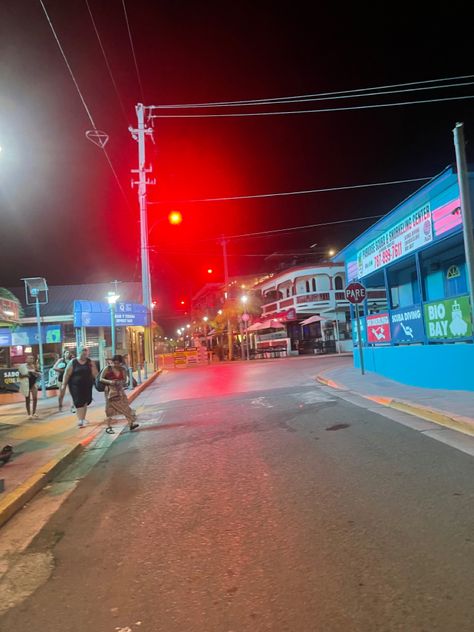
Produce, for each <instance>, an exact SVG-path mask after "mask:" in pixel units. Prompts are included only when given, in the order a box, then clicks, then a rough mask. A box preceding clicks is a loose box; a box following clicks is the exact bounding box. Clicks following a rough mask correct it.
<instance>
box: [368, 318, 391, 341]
mask: <svg viewBox="0 0 474 632" xmlns="http://www.w3.org/2000/svg"><path fill="white" fill-rule="evenodd" d="M366 323H367V342H369V343H372V344H381V343H384V342H390V340H391V336H390V319H389V315H388V313H385V314H371V315H370V316H367V318H366Z"/></svg>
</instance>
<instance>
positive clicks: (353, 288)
mask: <svg viewBox="0 0 474 632" xmlns="http://www.w3.org/2000/svg"><path fill="white" fill-rule="evenodd" d="M344 294H345V296H346V299H347V300H348V301H349V303H352V304H353V305H355V314H356V324H357V346H358V347H359V358H360V372H361V373H362V375H364V374H365V369H364V350H363V342H362V333H361V330H360V314H359V304H360V303H362V302H363V301H364V300H365V298H366V296H367V290H366V289H365V287H364V286H363V285H362V283H359V282H358V281H353V282H352V283H349V285H346V288H345V290H344ZM389 331H390V330H389Z"/></svg>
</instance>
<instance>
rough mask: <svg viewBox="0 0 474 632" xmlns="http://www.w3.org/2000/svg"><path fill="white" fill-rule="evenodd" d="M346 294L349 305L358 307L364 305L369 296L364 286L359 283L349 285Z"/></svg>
mask: <svg viewBox="0 0 474 632" xmlns="http://www.w3.org/2000/svg"><path fill="white" fill-rule="evenodd" d="M344 294H345V295H346V299H347V300H348V301H349V303H352V304H353V305H357V304H358V303H362V301H363V300H365V297H366V295H367V290H366V289H365V287H364V286H363V285H362V283H358V282H357V281H355V282H353V283H349V285H347V286H346V289H345V290H344Z"/></svg>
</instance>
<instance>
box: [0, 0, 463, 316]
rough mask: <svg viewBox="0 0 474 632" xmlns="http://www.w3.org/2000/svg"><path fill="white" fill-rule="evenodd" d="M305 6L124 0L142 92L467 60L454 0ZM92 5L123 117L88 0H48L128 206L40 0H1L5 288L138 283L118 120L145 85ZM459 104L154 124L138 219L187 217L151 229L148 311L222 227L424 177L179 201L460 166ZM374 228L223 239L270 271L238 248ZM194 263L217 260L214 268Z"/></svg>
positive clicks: (253, 89) (219, 90) (120, 27)
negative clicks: (416, 6) (365, 8)
mask: <svg viewBox="0 0 474 632" xmlns="http://www.w3.org/2000/svg"><path fill="white" fill-rule="evenodd" d="M306 4H311V3H303V2H291V3H290V2H286V3H275V2H255V1H254V2H244V1H240V2H232V3H231V2H216V3H211V2H205V1H204V2H199V3H198V2H184V1H177V0H174V1H169V2H150V1H144V0H134V1H133V2H132V1H131V0H127V10H128V16H129V20H130V27H131V30H132V34H133V39H134V44H135V51H136V57H137V62H138V67H139V71H140V75H141V79H142V85H143V92H144V102H145V104H146V105H151V104H155V105H156V104H176V103H195V102H209V101H228V100H241V99H261V98H270V97H280V96H286V95H298V94H307V93H318V92H331V91H343V90H352V89H357V88H368V87H372V86H379V85H386V84H393V83H404V82H410V81H423V80H428V79H438V78H444V77H453V76H458V75H467V74H470V73H472V72H473V70H474V69H473V67H472V48H471V40H472V33H471V32H470V28H471V26H470V23H469V20H468V19H467V16H466V15H464V17H463V13H462V11H461V12H459V11H456V7H455V4H453V3H451V4H450V5H449V6H448V5H447V8H446V7H445V9H444V13H443V14H441V13H438V12H437V11H435V10H434V5H433V14H432V15H430V12H428V11H427V12H425V14H423V15H422V16H417V15H416V14H414V13H413V11H412V10H406V11H405V10H403V9H402V5H399V4H397V5H392V7H391V8H390V6H389V5H386V4H384V5H382V4H380V7H379V9H378V10H375V11H374V10H372V11H371V12H370V13H362V12H361V11H362V10H361V9H360V5H359V4H358V3H357V4H355V3H354V5H353V8H352V9H351V10H348V9H347V8H344V7H343V5H340V4H339V3H332V4H331V6H330V7H329V6H328V3H312V4H313V7H314V8H313V10H311V9H308V8H305V5H306ZM89 5H90V8H91V11H92V13H93V16H94V18H95V21H96V25H97V28H98V30H99V34H100V36H101V40H102V44H103V46H104V49H105V51H106V54H107V56H108V60H109V63H110V66H111V69H112V72H113V76H114V79H115V81H116V84H117V86H118V89H119V93H120V98H121V100H122V102H123V106H124V109H125V114H124V113H123V111H122V107H121V103H120V101H119V99H118V97H117V95H116V93H115V91H114V88H113V85H112V82H111V79H110V76H109V74H108V71H107V67H106V65H105V62H104V58H103V56H102V53H101V50H100V47H99V43H98V40H97V37H96V34H95V32H94V30H93V26H92V22H91V19H90V16H89V13H88V10H87V5H86V3H85V1H83V0H45V6H46V7H47V10H48V12H49V15H50V18H51V20H52V22H53V25H54V26H55V28H56V30H57V33H58V36H59V39H60V41H61V44H62V46H63V48H64V50H65V53H66V55H67V58H68V61H69V63H70V64H71V67H72V69H73V72H74V74H75V77H76V79H77V81H78V84H79V87H80V89H81V91H82V93H83V95H84V98H85V100H86V103H87V105H88V107H89V109H90V111H91V114H92V116H93V118H94V120H95V122H96V124H97V127H98V128H100V129H103V130H105V131H106V132H107V133H108V134H109V135H110V140H109V143H108V145H107V149H108V152H109V155H110V157H111V160H112V162H113V165H114V167H115V169H116V172H117V174H118V177H119V179H120V181H121V183H122V186H123V189H124V191H125V195H126V198H127V199H128V204H127V202H126V201H125V199H124V197H123V196H122V194H121V192H120V190H119V187H118V185H117V183H116V181H115V179H114V177H113V174H112V172H111V169H110V167H109V165H108V164H107V161H106V159H105V156H104V154H103V152H102V151H101V150H100V149H99V148H97V147H96V146H94V145H93V144H92V143H91V142H90V141H88V140H87V139H86V138H85V131H86V130H88V129H90V128H91V124H90V122H89V120H88V118H87V115H86V113H85V110H84V108H83V106H82V104H81V101H80V99H79V97H78V94H77V92H76V90H75V88H74V85H73V83H72V80H71V78H70V76H69V74H68V71H67V68H66V66H65V63H64V61H63V59H62V57H61V54H60V51H59V49H58V47H57V44H56V42H55V40H54V38H53V34H52V32H51V30H50V27H49V25H48V23H47V21H46V18H45V15H44V13H43V11H42V8H41V5H40V2H39V1H36V0H20V1H18V2H10V3H7V2H3V3H2V8H1V9H0V145H1V146H2V152H1V153H0V219H1V232H0V252H1V274H0V286H15V285H18V282H19V279H20V278H21V277H24V276H45V277H46V278H47V280H48V282H49V283H50V284H62V283H86V282H95V281H109V280H113V279H119V280H139V279H140V266H139V260H138V254H139V251H138V246H139V238H138V236H139V233H138V203H137V197H136V189H135V190H131V188H130V178H131V174H130V169H131V168H136V166H137V144H136V143H135V141H133V140H132V139H131V136H130V133H129V132H128V129H127V128H128V125H129V124H136V118H135V111H134V105H135V104H136V103H137V102H140V101H141V100H142V96H141V93H140V88H139V85H138V80H137V74H136V71H135V67H134V63H133V57H132V53H131V49H130V43H129V39H128V33H127V27H126V23H125V18H124V12H123V6H122V1H121V0H105V1H104V0H103V1H99V0H89ZM460 6H461V7H462V6H463V5H460ZM466 6H467V5H466V4H465V5H464V7H466ZM395 7H396V8H395ZM448 10H450V11H451V12H452V14H449V13H448V12H447V11H448ZM455 19H457V20H458V23H457V25H456V27H455V25H454V21H455ZM466 81H472V80H471V79H468V80H466ZM470 94H474V86H469V85H468V86H465V87H457V88H450V89H444V90H433V91H421V92H417V93H416V92H415V93H407V94H406V95H404V94H396V95H387V96H384V97H377V98H376V99H374V98H372V99H366V100H362V99H357V100H352V101H339V102H337V105H353V104H357V105H360V104H361V103H375V102H379V103H387V102H393V101H404V100H413V99H428V98H440V97H448V96H459V95H470ZM355 101H357V103H355ZM334 104H335V102H334V101H323V102H317V103H313V104H309V105H305V104H299V105H297V106H288V105H285V106H280V109H284V110H288V109H291V108H292V107H293V108H294V109H303V108H304V107H313V108H315V107H330V106H334ZM473 105H474V103H473V100H465V101H447V102H445V103H433V104H418V105H411V106H405V107H397V108H383V109H367V110H360V111H352V112H333V113H315V114H299V115H289V116H278V117H255V118H234V119H159V120H156V121H155V142H156V144H155V145H152V144H149V145H148V149H147V151H148V157H149V161H150V162H151V163H152V164H153V167H154V174H153V175H154V176H155V177H156V178H157V186H155V187H152V188H150V194H149V199H150V200H152V201H156V202H159V204H156V205H153V206H150V207H149V213H150V225H152V224H153V223H154V222H155V221H157V220H158V219H159V218H160V217H164V216H166V215H167V214H168V213H169V212H170V211H171V210H179V211H181V213H182V214H183V218H184V221H183V223H182V224H181V225H180V226H178V227H171V226H169V225H167V223H166V222H160V223H159V224H157V225H156V227H155V228H154V229H153V232H152V234H151V238H150V243H151V244H152V245H153V246H154V247H156V252H154V253H153V254H152V259H151V264H152V274H153V285H154V292H153V294H154V298H156V299H157V300H158V303H159V308H160V310H161V318H162V320H163V321H165V322H166V321H167V319H168V318H169V317H171V316H172V315H173V312H174V311H175V310H176V307H177V305H178V303H179V300H180V298H181V297H186V298H187V299H188V298H189V296H190V295H191V294H192V293H194V292H195V291H196V290H197V289H198V288H199V287H200V286H201V285H202V284H203V283H204V282H206V281H209V280H213V281H217V280H220V279H222V277H223V269H222V260H221V255H220V253H221V249H220V246H219V245H218V242H217V238H218V237H219V235H221V234H226V235H233V234H240V233H246V232H251V231H264V230H270V229H277V228H284V227H289V226H299V225H305V224H310V223H317V222H325V221H332V220H338V219H348V218H355V217H360V216H367V215H377V214H380V213H385V212H387V211H389V210H390V209H391V208H392V207H393V206H394V205H395V204H396V203H398V202H400V201H401V200H402V199H403V198H404V197H406V196H407V195H409V194H410V193H411V192H412V191H414V190H415V189H416V188H418V187H419V186H421V183H419V184H410V185H406V184H405V185H397V186H387V187H380V188H373V189H362V190H350V191H345V192H338V193H335V192H331V193H324V194H321V193H319V194H313V195H304V196H297V197H286V198H269V199H260V200H244V201H225V202H207V203H196V202H193V203H191V202H186V200H190V199H193V200H195V199H200V198H209V197H226V196H238V195H246V194H260V193H271V192H281V191H294V190H301V189H314V188H321V187H335V186H340V185H351V184H362V183H368V182H382V181H386V180H399V179H407V178H420V177H425V176H432V175H435V174H437V173H438V172H440V171H441V170H442V169H443V168H444V167H445V166H446V165H448V164H449V163H451V162H453V161H454V149H453V142H452V128H453V127H454V124H455V123H456V122H457V121H463V122H464V123H465V125H466V130H465V131H466V136H467V138H468V139H474V116H473ZM271 109H275V108H269V107H268V106H266V107H263V108H260V111H268V110H271ZM277 109H278V108H277ZM213 111H215V110H213ZM232 111H242V109H239V110H232ZM246 111H259V110H258V109H257V110H255V109H253V110H252V109H251V108H247V109H246ZM194 112H195V111H194ZM471 145H472V142H471ZM471 145H468V158H470V157H471V159H472V152H471V150H470V146H471ZM369 225H370V223H369V222H360V223H351V224H347V225H344V224H342V225H338V226H337V227H334V228H320V229H312V230H304V231H299V232H296V233H292V234H289V235H282V236H280V237H278V238H276V237H272V238H268V237H267V238H265V239H240V240H235V241H231V243H230V244H229V254H230V255H231V256H230V257H229V261H230V274H231V275H236V274H240V273H242V274H246V273H251V272H253V271H255V272H258V271H261V270H264V269H265V268H268V266H269V264H268V263H265V261H264V258H263V257H250V256H248V255H251V254H258V255H265V254H270V253H272V252H274V251H275V250H278V249H283V248H284V249H286V250H291V249H296V248H298V249H301V248H307V247H309V246H310V245H311V244H314V243H318V245H319V247H320V248H321V249H323V250H325V249H329V248H330V247H334V248H336V249H337V248H340V247H342V246H343V245H344V244H345V243H347V242H348V241H349V240H350V239H352V238H353V237H355V236H356V235H357V234H358V232H360V231H361V230H362V229H363V228H366V227H368V226H369ZM208 267H212V268H213V269H214V274H213V277H212V278H211V277H209V275H208V274H207V268H208ZM159 313H160V312H158V313H157V315H158V314H159Z"/></svg>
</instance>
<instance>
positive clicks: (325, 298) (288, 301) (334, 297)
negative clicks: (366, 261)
mask: <svg viewBox="0 0 474 632" xmlns="http://www.w3.org/2000/svg"><path fill="white" fill-rule="evenodd" d="M367 294H368V299H369V300H370V299H372V300H374V301H377V300H384V299H385V290H369V291H368V293H367ZM264 300H265V299H264ZM341 307H346V308H347V309H349V301H347V300H346V297H345V294H344V291H343V290H328V291H326V292H308V293H304V294H296V295H295V296H289V297H288V298H282V299H279V300H277V301H269V302H268V303H264V304H263V305H262V313H263V314H264V315H265V316H267V315H270V314H273V312H280V311H283V310H287V309H292V308H294V309H295V310H296V311H297V312H299V313H300V314H305V313H308V314H311V313H314V312H319V311H321V310H325V309H326V310H327V309H331V308H332V309H335V308H341Z"/></svg>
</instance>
